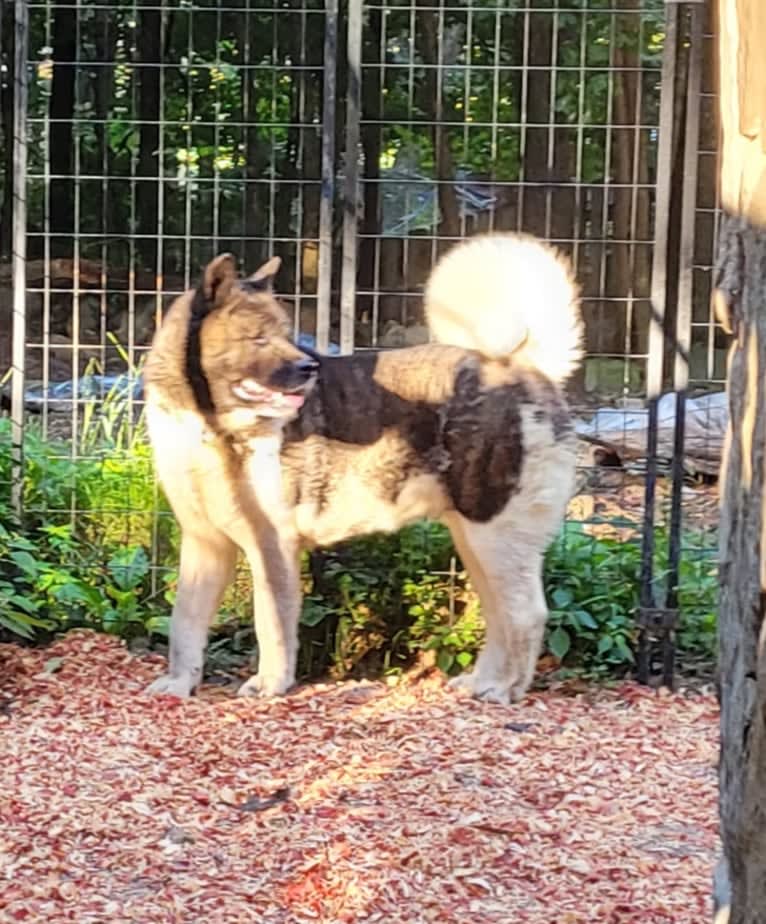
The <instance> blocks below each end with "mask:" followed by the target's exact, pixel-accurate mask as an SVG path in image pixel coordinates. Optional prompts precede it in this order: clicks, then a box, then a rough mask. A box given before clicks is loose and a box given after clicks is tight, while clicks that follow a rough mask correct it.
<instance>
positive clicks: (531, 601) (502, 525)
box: [448, 514, 547, 703]
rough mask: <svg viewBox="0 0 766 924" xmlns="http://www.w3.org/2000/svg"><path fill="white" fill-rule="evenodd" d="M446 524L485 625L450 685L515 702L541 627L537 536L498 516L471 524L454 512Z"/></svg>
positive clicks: (527, 680)
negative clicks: (471, 656)
mask: <svg viewBox="0 0 766 924" xmlns="http://www.w3.org/2000/svg"><path fill="white" fill-rule="evenodd" d="M448 525H449V526H450V530H451V532H452V536H453V539H454V541H455V546H456V548H457V550H458V553H459V555H460V557H461V559H462V560H463V564H464V565H465V566H466V568H467V570H468V573H469V575H470V577H471V581H472V582H473V585H474V588H475V590H476V592H477V593H478V595H479V599H480V601H481V608H482V614H483V616H484V620H485V622H486V626H487V633H486V641H485V644H484V647H483V649H482V651H481V652H480V654H479V657H478V658H477V661H476V665H475V667H474V669H473V670H472V671H471V672H470V673H466V674H463V675H461V676H459V677H456V678H455V679H454V680H453V681H452V684H453V686H454V687H456V688H457V689H461V690H466V691H468V692H470V693H471V694H472V695H474V696H477V697H480V698H482V699H486V700H490V701H492V702H499V703H508V702H514V701H517V700H519V699H521V698H522V697H523V696H524V694H525V693H526V691H527V689H528V688H529V685H530V684H531V682H532V679H533V677H534V672H535V666H536V664H537V658H538V656H539V654H540V648H541V645H542V639H543V632H544V631H545V620H546V617H547V607H546V603H545V595H544V592H543V581H542V566H543V551H544V544H543V542H542V537H541V535H540V534H537V533H535V532H533V531H532V530H530V529H526V530H522V529H518V528H516V527H514V526H513V525H512V524H510V523H508V522H507V521H503V520H502V519H500V521H499V522H498V521H491V522H489V523H475V522H472V521H470V520H468V519H466V518H465V517H462V516H459V515H455V514H453V515H452V516H451V517H450V518H449V519H448Z"/></svg>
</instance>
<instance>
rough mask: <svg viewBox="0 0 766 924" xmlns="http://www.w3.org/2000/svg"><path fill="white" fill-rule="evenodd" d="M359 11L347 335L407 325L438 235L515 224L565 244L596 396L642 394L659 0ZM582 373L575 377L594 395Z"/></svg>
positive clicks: (444, 239) (382, 335) (415, 317)
mask: <svg viewBox="0 0 766 924" xmlns="http://www.w3.org/2000/svg"><path fill="white" fill-rule="evenodd" d="M365 11H366V15H367V22H368V30H367V33H366V35H365V39H364V41H363V56H362V62H361V85H362V91H361V92H362V97H363V106H362V120H361V139H362V148H363V154H364V162H365V174H364V177H363V180H362V198H363V204H364V219H363V222H362V228H361V231H360V235H359V248H360V256H359V261H360V278H359V285H358V289H357V296H358V299H357V302H358V306H359V308H358V322H359V321H361V322H362V323H361V324H360V323H358V324H357V343H358V344H360V345H372V346H375V345H378V344H382V345H389V341H391V340H394V341H396V337H397V336H398V337H400V338H401V337H405V338H406V337H407V334H406V333H404V334H403V333H402V331H401V327H404V328H405V329H406V328H408V327H416V328H417V326H418V325H419V324H420V323H421V322H422V315H421V312H420V290H421V286H422V283H423V281H424V278H425V276H426V275H427V272H428V269H429V268H430V266H431V265H432V263H433V261H434V260H435V258H436V256H437V255H438V253H439V252H440V251H441V250H442V249H443V248H444V246H445V245H446V244H448V243H449V242H450V241H451V240H453V239H456V238H459V237H463V236H465V235H466V234H467V233H470V232H472V231H474V230H479V229H484V228H487V229H489V228H495V229H517V230H526V231H531V232H532V233H535V234H538V235H541V236H543V237H545V238H547V239H548V240H552V241H554V242H556V243H558V244H559V245H561V246H562V248H563V249H565V250H567V251H568V252H569V253H571V255H572V257H573V259H574V261H575V264H576V266H577V268H578V274H579V277H580V279H581V280H582V282H583V288H584V309H585V313H586V317H587V321H588V329H589V334H588V339H589V342H588V346H589V350H588V352H589V354H590V356H591V358H593V359H595V358H597V357H598V358H601V359H603V360H612V361H613V362H612V364H611V365H612V366H613V368H612V369H611V370H610V371H611V373H612V375H611V378H612V382H611V390H612V395H611V397H620V396H624V395H625V394H633V395H634V396H635V395H639V394H641V393H642V391H643V388H644V383H643V382H642V369H643V366H644V364H645V361H646V340H645V333H646V330H647V326H648V325H647V320H648V296H649V291H648V278H649V265H650V259H651V256H650V255H651V245H652V223H651V206H652V193H653V189H654V160H655V157H656V136H657V126H658V106H659V77H660V55H661V50H662V45H661V42H662V28H663V4H662V3H661V2H659V3H658V2H653V0H647V2H642V3H640V4H639V3H633V2H631V3H629V4H628V3H625V4H621V5H614V4H608V3H590V2H587V0H577V2H568V3H560V4H554V3H551V2H550V0H547V2H539V3H531V4H524V5H522V4H518V5H517V4H508V5H500V4H494V5H485V4H480V3H476V4H459V5H452V4H442V5H439V4H433V5H428V4H420V3H401V2H384V3H377V4H376V3H372V4H365ZM455 175H457V177H458V182H457V183H456V182H455V179H454V177H455ZM381 226H382V228H381ZM387 329H388V331H389V332H391V333H389V335H388V336H387ZM418 335H421V331H418V330H415V331H414V332H413V333H412V334H411V336H413V337H416V336H418ZM602 365H608V363H605V364H602ZM615 366H616V367H617V368H614V367H615ZM598 370H599V366H598V364H596V363H591V381H589V382H588V384H589V386H590V387H591V389H592V390H600V391H601V393H602V397H606V395H604V391H607V392H608V391H609V386H608V385H607V383H606V382H604V381H603V380H602V381H598V379H599V375H598ZM594 379H595V381H593V380H594ZM615 380H616V381H615Z"/></svg>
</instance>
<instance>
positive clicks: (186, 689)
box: [146, 674, 194, 699]
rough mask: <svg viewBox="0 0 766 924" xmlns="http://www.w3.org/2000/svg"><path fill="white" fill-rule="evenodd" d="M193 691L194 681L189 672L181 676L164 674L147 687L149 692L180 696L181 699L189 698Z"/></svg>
mask: <svg viewBox="0 0 766 924" xmlns="http://www.w3.org/2000/svg"><path fill="white" fill-rule="evenodd" d="M193 691H194V682H193V681H192V678H191V677H190V676H189V675H188V674H186V675H183V676H181V677H172V676H171V675H170V674H163V675H162V677H158V678H157V679H156V680H155V681H154V683H152V684H150V685H149V686H148V687H147V688H146V692H147V693H151V694H154V695H160V694H165V695H166V696H179V697H180V698H181V699H187V698H188V697H189V696H191V694H192V692H193Z"/></svg>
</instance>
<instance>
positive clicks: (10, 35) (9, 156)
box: [0, 3, 15, 260]
mask: <svg viewBox="0 0 766 924" xmlns="http://www.w3.org/2000/svg"><path fill="white" fill-rule="evenodd" d="M0 15H2V24H1V28H0V31H1V32H2V48H0V51H1V52H2V54H3V55H4V57H5V62H6V67H7V68H8V70H7V71H6V73H5V75H4V79H3V85H2V91H1V92H0V120H1V121H2V138H3V155H2V160H3V201H2V206H0V259H3V260H7V259H9V258H10V255H11V246H12V240H13V84H14V80H15V73H14V62H15V54H14V44H15V43H14V32H15V30H14V24H15V18H14V8H13V4H12V3H5V4H3V7H2V10H1V11H0Z"/></svg>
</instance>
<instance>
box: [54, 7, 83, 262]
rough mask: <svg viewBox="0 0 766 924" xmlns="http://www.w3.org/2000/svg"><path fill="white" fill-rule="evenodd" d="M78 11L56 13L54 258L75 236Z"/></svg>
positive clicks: (57, 10)
mask: <svg viewBox="0 0 766 924" xmlns="http://www.w3.org/2000/svg"><path fill="white" fill-rule="evenodd" d="M76 59H77V10H76V9H75V8H74V7H71V6H64V5H63V4H60V3H58V4H56V7H55V9H54V13H53V81H52V86H51V100H50V110H49V111H50V118H51V122H50V128H49V131H48V139H49V140H48V162H49V164H50V171H51V176H52V179H51V182H50V228H51V233H52V234H53V235H54V237H53V239H52V240H51V250H52V252H53V254H54V255H70V256H71V251H72V241H71V238H72V235H73V233H74V177H73V175H72V174H73V166H74V156H73V155H74V148H73V144H72V118H73V116H74V103H75V77H76V64H75V61H76Z"/></svg>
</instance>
